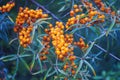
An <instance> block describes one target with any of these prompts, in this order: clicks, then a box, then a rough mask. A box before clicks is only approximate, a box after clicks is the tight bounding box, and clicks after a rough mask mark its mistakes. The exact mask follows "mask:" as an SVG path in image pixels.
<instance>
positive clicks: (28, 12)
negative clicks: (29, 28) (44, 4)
mask: <svg viewBox="0 0 120 80" xmlns="http://www.w3.org/2000/svg"><path fill="white" fill-rule="evenodd" d="M47 17H48V14H44V13H43V11H42V9H38V10H33V9H29V8H28V7H26V8H25V9H24V8H22V7H20V8H19V13H18V16H17V18H16V26H15V27H14V28H16V31H17V32H19V31H20V29H21V25H24V24H27V25H31V24H32V23H34V22H35V21H36V20H37V19H39V18H47Z"/></svg>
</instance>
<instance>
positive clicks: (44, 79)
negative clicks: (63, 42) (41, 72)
mask: <svg viewBox="0 0 120 80" xmlns="http://www.w3.org/2000/svg"><path fill="white" fill-rule="evenodd" d="M51 70H52V67H50V68H49V69H48V71H47V73H46V75H45V77H44V79H43V80H46V78H47V77H48V74H49V72H50V71H51Z"/></svg>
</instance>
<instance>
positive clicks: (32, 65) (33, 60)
mask: <svg viewBox="0 0 120 80" xmlns="http://www.w3.org/2000/svg"><path fill="white" fill-rule="evenodd" d="M34 64H35V54H34V55H33V59H32V62H31V65H30V70H32V69H33V67H34Z"/></svg>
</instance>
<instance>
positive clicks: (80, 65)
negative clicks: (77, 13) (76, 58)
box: [74, 60, 83, 79]
mask: <svg viewBox="0 0 120 80" xmlns="http://www.w3.org/2000/svg"><path fill="white" fill-rule="evenodd" d="M82 65H83V60H81V61H80V63H79V66H78V69H77V71H76V73H75V76H74V79H75V78H76V76H77V74H78V72H79V71H80V69H81V68H82Z"/></svg>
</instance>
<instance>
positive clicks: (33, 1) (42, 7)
mask: <svg viewBox="0 0 120 80" xmlns="http://www.w3.org/2000/svg"><path fill="white" fill-rule="evenodd" d="M31 2H32V3H34V4H35V5H36V6H38V7H40V8H41V9H43V10H44V11H45V12H46V13H48V14H50V15H51V16H52V17H53V18H54V19H56V20H58V21H60V22H62V20H60V19H59V18H58V17H57V16H55V15H54V14H53V13H52V12H50V11H49V10H47V9H46V8H45V7H44V6H42V5H41V4H39V3H38V2H36V1H35V0H31Z"/></svg>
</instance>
